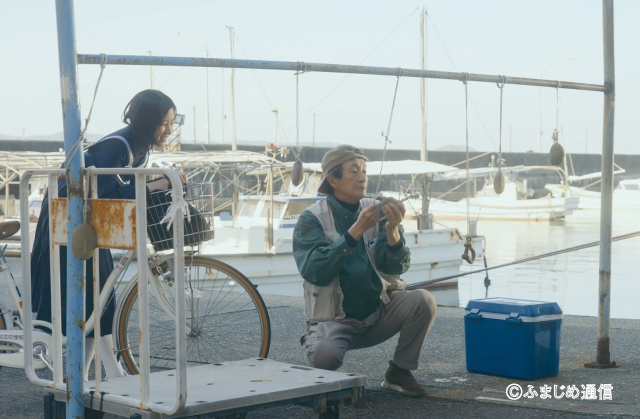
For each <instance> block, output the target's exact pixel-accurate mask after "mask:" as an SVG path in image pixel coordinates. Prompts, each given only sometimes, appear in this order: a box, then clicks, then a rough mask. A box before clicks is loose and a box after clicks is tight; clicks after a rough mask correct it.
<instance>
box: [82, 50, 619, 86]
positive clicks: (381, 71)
mask: <svg viewBox="0 0 640 419" xmlns="http://www.w3.org/2000/svg"><path fill="white" fill-rule="evenodd" d="M103 61H104V63H105V64H107V65H155V66H178V67H224V68H249V69H252V70H285V71H300V72H305V73H308V72H320V73H352V74H368V75H378V76H401V77H418V78H427V79H446V80H459V81H464V80H468V81H480V82H487V83H502V82H503V81H504V82H505V83H507V84H520V85H525V86H540V87H554V88H555V87H559V88H560V89H573V90H590V91H594V92H606V91H607V90H608V87H607V86H605V85H599V84H586V83H574V82H568V81H558V80H541V79H529V78H525V77H510V76H500V75H495V76H494V75H489V74H472V73H456V72H452V71H432V70H418V69H409V68H399V67H369V66H362V65H343V64H318V63H304V62H301V61H297V62H294V61H262V60H237V59H224V58H188V57H159V56H148V55H103V54H78V64H102V63H103ZM503 77H504V79H503Z"/></svg>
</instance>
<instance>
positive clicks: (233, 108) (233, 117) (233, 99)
mask: <svg viewBox="0 0 640 419" xmlns="http://www.w3.org/2000/svg"><path fill="white" fill-rule="evenodd" d="M227 29H229V58H231V59H232V60H233V27H232V26H227ZM235 73H236V69H235V68H234V67H231V150H233V151H236V150H237V149H238V147H237V145H236V95H235Z"/></svg>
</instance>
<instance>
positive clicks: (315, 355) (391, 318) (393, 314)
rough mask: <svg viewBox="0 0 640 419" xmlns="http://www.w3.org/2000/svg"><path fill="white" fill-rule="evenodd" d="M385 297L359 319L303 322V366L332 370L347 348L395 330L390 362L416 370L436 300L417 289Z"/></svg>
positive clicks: (362, 345) (378, 340)
mask: <svg viewBox="0 0 640 419" xmlns="http://www.w3.org/2000/svg"><path fill="white" fill-rule="evenodd" d="M389 297H390V299H391V301H389V303H387V304H383V303H380V306H379V307H378V308H377V309H376V311H375V312H373V313H372V314H371V315H369V316H368V317H367V318H366V319H364V320H362V321H360V320H355V319H342V320H330V321H323V322H316V321H313V320H312V321H309V322H307V332H306V334H305V335H304V336H303V337H302V339H300V342H301V343H302V344H303V345H304V350H305V361H306V363H307V365H308V366H310V367H314V368H322V369H326V370H336V369H338V368H340V366H341V365H342V361H343V360H344V356H345V354H346V352H347V351H350V350H353V349H362V348H368V347H371V346H375V345H378V344H380V343H382V342H384V341H386V340H388V339H391V338H392V337H393V336H395V335H396V334H397V333H398V332H399V333H400V337H399V339H398V346H397V347H396V351H395V354H394V356H393V362H394V363H395V364H396V365H397V366H399V367H400V368H404V369H406V370H415V369H417V368H418V360H419V359H420V351H421V349H422V344H423V343H424V339H425V337H426V336H427V333H429V330H431V326H432V325H433V321H434V320H435V317H436V301H435V299H434V298H433V295H431V293H430V292H428V291H426V290H421V289H418V290H413V291H401V292H394V293H392V294H390V296H389Z"/></svg>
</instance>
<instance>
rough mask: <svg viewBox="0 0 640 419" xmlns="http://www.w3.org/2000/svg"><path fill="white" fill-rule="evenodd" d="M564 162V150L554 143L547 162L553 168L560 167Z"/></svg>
mask: <svg viewBox="0 0 640 419" xmlns="http://www.w3.org/2000/svg"><path fill="white" fill-rule="evenodd" d="M563 161H564V148H562V146H561V145H560V143H558V142H556V141H554V142H553V145H552V146H551V150H550V151H549V162H550V163H551V164H552V165H554V166H560V165H561V164H562V162H563Z"/></svg>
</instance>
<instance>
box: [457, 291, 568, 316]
mask: <svg viewBox="0 0 640 419" xmlns="http://www.w3.org/2000/svg"><path fill="white" fill-rule="evenodd" d="M464 312H465V315H468V314H476V315H477V314H480V315H482V317H485V318H495V319H506V318H509V317H520V318H522V317H527V318H529V319H528V320H529V321H550V320H558V319H562V309H560V306H559V305H558V303H553V302H546V301H533V300H519V299H512V298H501V297H494V298H481V299H478V300H470V301H469V303H468V304H467V307H465V310H464Z"/></svg>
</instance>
